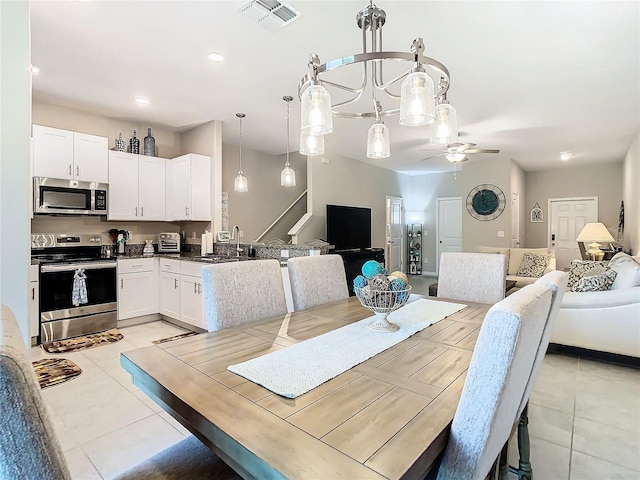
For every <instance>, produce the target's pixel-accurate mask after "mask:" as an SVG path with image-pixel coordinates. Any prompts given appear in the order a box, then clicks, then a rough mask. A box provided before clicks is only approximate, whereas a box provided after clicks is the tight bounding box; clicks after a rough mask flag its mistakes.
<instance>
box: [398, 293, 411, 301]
mask: <svg viewBox="0 0 640 480" xmlns="http://www.w3.org/2000/svg"><path fill="white" fill-rule="evenodd" d="M408 296H409V292H398V293H396V303H402V302H404V301H405V299H406V298H407V297H408Z"/></svg>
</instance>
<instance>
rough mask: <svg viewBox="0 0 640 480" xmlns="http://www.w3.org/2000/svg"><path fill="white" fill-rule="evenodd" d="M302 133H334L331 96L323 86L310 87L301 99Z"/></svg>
mask: <svg viewBox="0 0 640 480" xmlns="http://www.w3.org/2000/svg"><path fill="white" fill-rule="evenodd" d="M300 131H301V132H309V133H312V134H314V135H326V134H327V133H331V132H333V115H332V113H331V96H330V95H329V92H327V89H326V88H324V87H323V86H322V85H309V86H308V87H307V88H305V90H304V92H302V96H301V97H300Z"/></svg>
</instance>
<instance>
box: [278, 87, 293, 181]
mask: <svg viewBox="0 0 640 480" xmlns="http://www.w3.org/2000/svg"><path fill="white" fill-rule="evenodd" d="M282 99H283V100H284V101H285V102H287V162H286V163H285V164H284V168H283V169H282V173H281V174H280V185H281V186H282V187H295V186H296V172H294V171H293V168H291V165H290V164H289V103H290V102H291V100H293V97H290V96H289V95H285V96H284V97H282Z"/></svg>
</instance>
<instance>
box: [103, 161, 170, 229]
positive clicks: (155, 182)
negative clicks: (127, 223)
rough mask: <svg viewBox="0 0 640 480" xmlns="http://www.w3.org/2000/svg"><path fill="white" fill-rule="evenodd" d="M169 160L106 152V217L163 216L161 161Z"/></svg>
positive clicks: (154, 219)
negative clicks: (107, 179) (107, 157)
mask: <svg viewBox="0 0 640 480" xmlns="http://www.w3.org/2000/svg"><path fill="white" fill-rule="evenodd" d="M168 161H170V160H167V159H165V158H158V157H149V156H145V155H136V154H132V153H125V152H114V151H111V152H109V197H108V198H109V215H108V219H109V220H148V221H164V220H165V163H166V162H168Z"/></svg>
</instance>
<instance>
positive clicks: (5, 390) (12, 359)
mask: <svg viewBox="0 0 640 480" xmlns="http://www.w3.org/2000/svg"><path fill="white" fill-rule="evenodd" d="M23 342H24V341H23V339H22V336H21V335H20V328H19V327H18V322H17V321H16V318H15V316H14V315H13V312H12V311H11V310H10V309H9V308H8V307H6V306H5V305H2V309H1V310H0V412H2V413H1V414H0V432H2V433H1V434H0V478H1V479H3V480H4V479H31V478H37V479H43V480H60V479H70V478H71V475H70V474H69V470H68V468H67V464H66V462H65V459H64V456H63V454H62V449H61V448H60V444H59V442H58V439H57V437H56V435H55V431H54V429H53V425H52V424H51V421H50V419H49V414H48V412H47V409H46V407H45V404H44V401H43V399H42V393H41V391H40V385H39V384H38V380H37V379H36V375H35V372H34V370H33V366H32V365H31V362H30V361H29V360H28V358H27V352H26V348H25V345H24V343H23Z"/></svg>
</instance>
